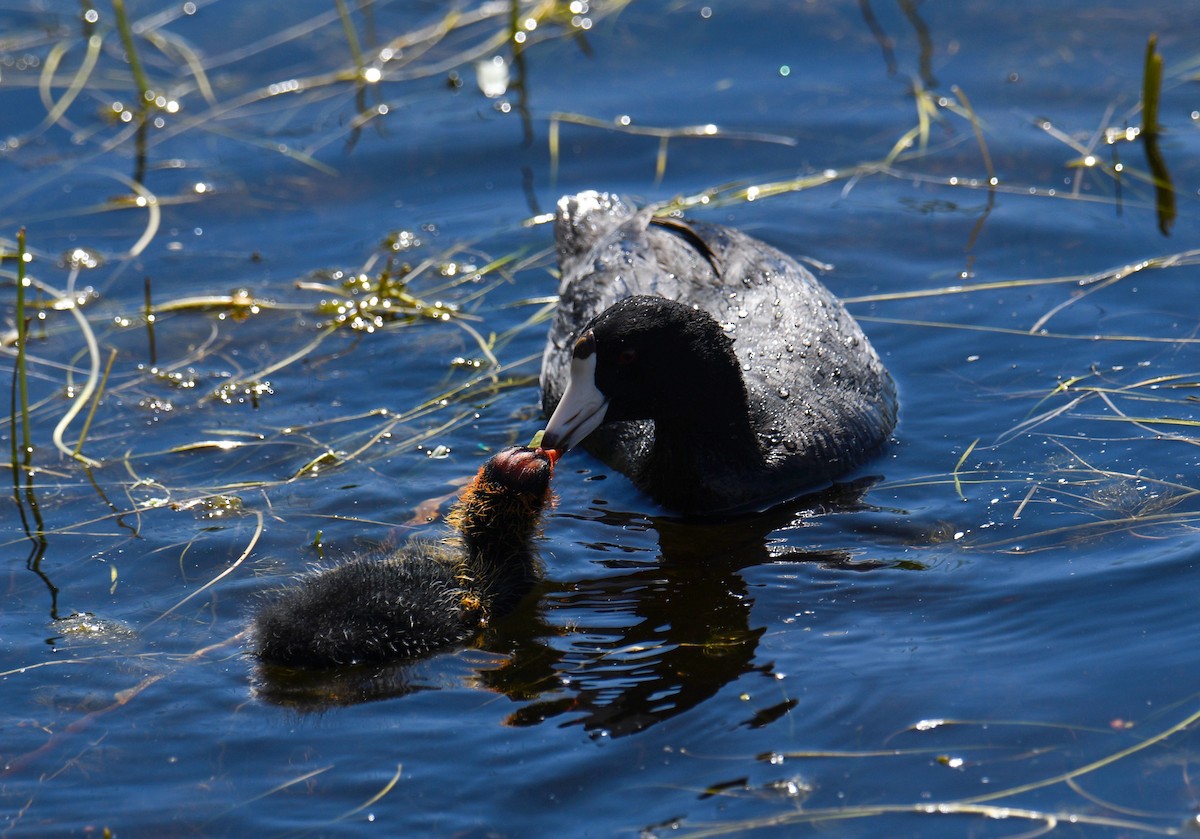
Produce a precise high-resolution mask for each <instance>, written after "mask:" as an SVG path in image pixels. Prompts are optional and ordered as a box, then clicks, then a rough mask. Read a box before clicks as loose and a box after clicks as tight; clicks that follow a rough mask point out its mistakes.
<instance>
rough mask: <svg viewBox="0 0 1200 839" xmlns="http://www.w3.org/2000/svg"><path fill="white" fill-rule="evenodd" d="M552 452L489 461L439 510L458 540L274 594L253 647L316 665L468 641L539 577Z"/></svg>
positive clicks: (410, 654) (279, 658)
mask: <svg viewBox="0 0 1200 839" xmlns="http://www.w3.org/2000/svg"><path fill="white" fill-rule="evenodd" d="M556 457H557V453H556V452H547V451H544V450H542V449H537V450H534V449H528V448H518V447H513V448H508V449H505V450H504V451H502V452H500V453H499V454H496V455H494V456H493V457H492V458H491V459H489V460H488V461H487V462H486V463H485V464H484V465H483V466H482V467H481V468H480V469H479V473H478V474H477V475H476V476H475V478H474V480H473V481H472V482H471V483H470V485H468V486H467V488H466V489H465V490H464V491H463V494H462V497H461V498H460V499H459V501H458V504H457V505H456V506H455V507H454V509H453V510H452V511H451V513H450V515H449V519H448V520H449V522H450V524H451V525H452V526H453V527H455V528H456V529H457V530H458V531H459V533H460V535H461V540H460V542H459V543H458V544H455V545H451V544H447V543H434V542H421V541H416V542H413V543H411V544H409V545H407V546H405V547H404V548H401V549H399V550H396V551H393V552H391V553H389V554H386V555H384V556H360V557H356V558H354V559H352V560H350V561H349V562H347V563H345V564H343V565H340V566H337V567H334V568H330V569H326V570H321V571H318V572H316V573H315V574H313V575H311V576H309V577H308V578H307V579H305V580H304V581H303V582H302V583H301V584H300V585H298V586H296V587H294V588H291V589H287V590H285V591H283V592H281V593H280V594H279V595H278V596H277V597H276V598H275V599H274V600H273V601H272V602H270V603H269V604H268V605H267V606H265V607H264V608H263V609H262V610H261V611H259V613H258V614H257V615H256V616H255V618H254V622H253V625H252V627H251V637H252V639H253V640H252V645H253V648H254V651H255V653H256V654H257V655H258V657H259V658H260V659H262V660H263V661H264V662H266V663H268V664H275V665H282V666H286V667H293V668H309V669H317V668H328V667H336V666H340V665H349V664H367V663H378V662H384V661H392V660H398V659H406V658H416V657H419V656H423V655H426V654H427V653H430V652H432V651H434V650H436V649H438V648H441V647H446V646H449V645H452V644H458V643H461V642H463V641H466V640H467V639H469V638H471V637H473V636H474V635H475V634H476V633H478V632H479V631H480V629H481V628H484V627H486V626H487V625H488V624H489V622H490V621H492V620H494V619H496V618H498V617H500V616H502V615H503V614H505V613H506V612H508V611H511V610H512V608H513V607H514V606H516V604H517V602H518V601H519V600H520V599H521V598H522V597H523V596H524V595H525V594H526V593H527V592H528V591H529V590H530V588H531V587H532V586H533V583H534V582H535V581H536V580H537V579H538V577H539V568H540V565H539V562H538V558H537V553H536V551H535V550H534V548H533V538H534V535H535V534H536V533H537V529H538V525H539V523H540V521H541V516H542V511H543V510H544V509H545V508H546V506H547V504H548V503H549V501H550V476H551V473H552V472H553V467H554V459H555V458H556Z"/></svg>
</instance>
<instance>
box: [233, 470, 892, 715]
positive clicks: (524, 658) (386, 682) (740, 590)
mask: <svg viewBox="0 0 1200 839" xmlns="http://www.w3.org/2000/svg"><path fill="white" fill-rule="evenodd" d="M873 483H874V480H864V481H860V482H857V483H854V484H843V485H840V486H838V487H835V488H833V489H831V490H828V491H826V492H824V493H821V494H819V495H814V496H810V497H807V498H804V499H800V500H799V501H796V502H792V503H790V504H787V505H783V506H780V507H778V508H775V509H774V510H771V511H768V512H766V513H763V514H761V515H757V516H754V517H752V518H742V519H736V520H732V521H725V522H718V523H695V522H687V521H678V520H673V519H656V520H654V521H653V522H652V524H653V527H654V528H655V530H656V531H657V532H658V553H659V557H658V559H657V560H656V561H641V560H637V561H631V560H629V559H621V560H618V561H615V562H612V563H609V566H610V567H613V568H617V569H622V570H625V573H618V574H616V575H615V576H603V577H596V578H589V579H583V580H578V581H572V582H553V583H543V584H542V585H541V586H540V587H539V588H538V589H537V590H536V591H535V592H534V593H533V594H531V595H530V596H529V597H527V598H526V599H525V601H523V602H522V604H521V605H520V606H519V607H518V608H517V609H516V610H515V611H514V612H513V613H511V614H510V615H508V616H507V617H506V618H505V619H504V620H502V621H500V622H499V623H498V624H497V625H496V627H494V629H493V630H492V631H491V633H490V634H489V635H488V637H487V638H486V639H484V641H483V642H482V646H483V647H484V648H485V649H487V650H488V651H491V652H494V653H499V654H502V655H504V656H506V659H505V661H504V663H503V664H502V665H501V666H499V667H496V668H490V669H482V670H480V671H479V672H478V678H479V682H480V684H481V685H482V686H484V687H487V688H489V689H491V690H494V691H497V692H499V693H502V694H504V695H506V696H508V697H509V698H510V699H513V700H515V701H521V702H525V703H527V704H525V705H523V706H522V707H521V708H519V709H518V710H517V711H515V712H514V713H513V714H512V715H511V716H510V717H509V723H510V724H512V725H516V726H531V725H538V724H540V723H543V722H546V721H548V720H551V719H555V718H562V719H563V724H565V725H582V726H583V727H584V728H585V729H586V730H587V731H589V732H591V733H593V734H595V735H599V736H613V737H619V736H622V735H626V734H632V733H635V732H638V731H642V730H644V729H645V728H647V727H649V726H651V725H654V724H655V723H658V722H661V721H663V720H666V719H670V718H671V717H674V716H676V715H677V714H680V713H682V712H684V711H687V710H688V709H690V708H694V707H696V706H697V705H699V704H700V703H702V702H704V701H705V700H706V699H708V698H709V697H711V696H713V695H714V694H716V693H717V692H718V691H719V690H720V689H721V688H722V687H724V686H725V685H727V684H729V683H730V682H732V681H734V680H735V679H738V678H739V677H741V676H742V675H743V674H745V673H748V672H752V671H753V672H760V673H763V674H768V675H769V674H770V673H771V668H772V664H771V663H770V662H756V651H757V648H758V640H759V638H760V637H761V636H762V634H763V633H764V632H765V630H766V628H765V627H755V626H753V625H752V624H751V615H750V612H751V608H752V606H753V599H752V598H751V596H750V594H749V592H748V590H747V587H746V582H745V580H744V579H743V577H742V575H741V573H740V572H741V571H742V570H743V569H745V568H748V567H752V566H756V565H762V564H766V563H771V562H778V561H786V562H813V563H818V564H820V565H821V566H822V567H826V568H837V569H842V570H854V571H867V570H871V569H874V568H880V567H884V566H885V565H888V564H887V563H882V562H876V561H870V560H867V561H864V560H861V559H857V558H854V557H852V556H851V554H849V553H848V552H845V551H803V550H799V549H794V548H793V549H785V550H781V549H780V547H779V546H778V545H773V544H771V542H770V540H769V537H770V536H771V534H772V533H774V532H775V531H778V530H780V529H781V528H786V527H795V526H797V525H799V524H800V522H801V520H802V519H807V518H809V517H811V516H812V515H814V514H820V513H825V512H850V511H856V510H866V509H869V508H867V507H866V505H865V504H864V503H863V500H862V499H863V494H864V493H865V492H866V490H867V489H868V488H869V487H870V486H871V485H872V484H873ZM797 511H800V512H797ZM635 518H636V520H638V521H642V520H643V519H641V518H640V517H633V516H629V515H627V514H620V513H616V514H614V513H608V512H606V513H604V516H603V519H602V521H604V522H606V523H608V524H611V525H613V526H615V527H621V526H624V525H627V524H629V523H630V522H631V521H633V520H635ZM889 567H890V566H889ZM431 687H434V685H431V684H429V683H428V681H427V680H423V679H422V678H421V676H420V675H419V674H418V673H417V672H416V666H415V665H413V664H400V665H394V666H391V667H385V668H380V667H357V668H343V669H340V670H334V671H329V672H326V673H315V674H314V673H297V672H295V671H289V670H280V669H275V668H267V667H260V668H259V669H258V672H257V678H256V692H257V694H258V695H259V696H260V697H261V698H263V699H266V700H267V701H270V702H274V703H276V704H281V705H286V706H289V707H291V708H294V709H297V710H310V711H320V710H325V709H328V708H331V707H335V706H338V705H347V704H354V703H358V702H365V701H371V700H377V699H385V698H390V697H398V696H403V695H406V694H409V693H413V692H415V691H419V690H425V689H430V688H431ZM788 709H789V708H788V705H787V704H786V703H784V704H783V705H781V706H778V707H775V708H768V709H765V710H761V711H759V712H758V714H757V715H756V716H755V717H753V718H751V719H748V720H746V721H745V724H746V725H749V726H752V727H757V726H760V725H766V724H768V723H769V722H770V721H771V720H773V719H776V718H778V717H779V716H781V715H782V714H784V713H786V712H787V711H788Z"/></svg>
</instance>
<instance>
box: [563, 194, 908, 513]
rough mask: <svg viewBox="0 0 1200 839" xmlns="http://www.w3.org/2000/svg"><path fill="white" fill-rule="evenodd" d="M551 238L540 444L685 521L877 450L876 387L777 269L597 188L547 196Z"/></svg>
mask: <svg viewBox="0 0 1200 839" xmlns="http://www.w3.org/2000/svg"><path fill="white" fill-rule="evenodd" d="M554 232H555V241H556V245H557V248H558V261H559V267H560V269H561V272H562V280H561V284H560V287H559V303H558V309H557V313H556V315H555V318H554V322H553V324H552V325H551V327H550V334H549V339H548V342H547V346H546V351H545V355H544V356H543V359H542V379H541V384H542V407H543V410H544V412H545V413H546V415H547V416H548V417H550V420H549V422H548V424H547V427H546V430H545V435H544V437H543V440H542V445H544V446H546V447H548V448H555V449H558V450H560V451H565V450H566V449H568V448H570V447H573V446H576V445H579V444H580V443H583V444H584V447H585V448H587V449H588V450H590V451H591V452H592V453H593V454H595V455H596V456H597V457H599V458H600V459H601V460H603V461H605V462H606V463H608V464H609V465H610V466H613V467H614V468H616V469H618V470H619V471H621V472H624V473H625V474H627V475H628V476H629V477H630V478H631V479H632V480H633V482H634V484H636V485H637V486H638V487H639V488H640V489H642V490H643V491H645V492H646V493H648V494H649V495H650V496H652V497H653V498H654V499H655V500H657V501H658V502H659V503H660V504H662V505H663V506H665V507H668V508H671V509H673V510H676V511H678V512H680V513H684V514H701V513H713V512H733V511H745V510H750V509H762V508H763V507H766V506H769V505H770V504H771V503H773V502H778V501H783V500H786V499H788V498H794V497H796V496H797V495H800V494H801V493H802V492H805V491H809V490H813V489H817V488H819V487H821V486H826V485H828V484H829V483H830V482H832V481H833V480H834V479H835V478H837V477H838V476H840V475H843V474H845V473H846V472H848V471H850V470H851V469H853V468H855V467H857V466H859V465H860V464H861V463H863V461H865V460H866V459H867V458H868V457H869V456H870V455H871V454H872V453H874V452H876V451H877V450H878V449H879V448H880V447H881V446H882V445H883V444H884V443H885V442H886V441H887V439H888V437H889V435H890V434H891V431H892V429H893V428H894V427H895V424H896V410H897V405H896V388H895V385H894V383H893V382H892V378H891V376H890V375H889V374H888V372H887V370H886V369H884V366H883V363H882V362H881V361H880V359H879V356H878V354H877V353H876V352H875V349H874V348H873V347H872V346H871V343H870V342H869V341H868V340H867V336H866V335H864V334H863V332H862V329H861V328H859V325H858V324H857V323H856V322H855V321H854V319H853V318H852V317H851V316H850V315H849V313H847V312H846V310H845V308H844V307H843V306H842V304H841V303H840V302H839V301H838V300H837V298H835V297H834V296H833V294H831V293H830V292H829V290H828V289H826V288H825V287H824V286H823V285H821V283H820V282H818V281H817V279H816V278H815V277H814V276H813V275H812V273H811V272H809V271H808V270H807V269H806V268H804V267H803V266H801V265H800V264H798V263H797V262H796V261H795V260H794V259H792V258H791V257H789V256H787V255H785V254H783V253H781V252H780V251H778V250H776V249H775V248H773V247H771V246H770V245H767V244H765V243H764V242H761V241H759V240H757V239H755V238H753V237H751V236H748V235H746V234H744V233H742V232H740V231H738V230H734V229H732V228H728V227H721V226H718V225H711V224H702V223H699V222H695V221H689V220H686V219H682V218H655V217H654V216H653V208H647V209H644V210H642V211H640V212H634V211H633V210H631V209H630V208H629V207H628V206H626V205H625V204H624V203H623V202H622V201H621V199H620V198H618V197H616V196H613V195H608V194H604V193H596V192H584V193H581V194H579V195H574V196H566V197H564V198H562V199H561V200H560V201H559V202H558V212H557V218H556V223H555V231H554ZM585 441H586V442H585Z"/></svg>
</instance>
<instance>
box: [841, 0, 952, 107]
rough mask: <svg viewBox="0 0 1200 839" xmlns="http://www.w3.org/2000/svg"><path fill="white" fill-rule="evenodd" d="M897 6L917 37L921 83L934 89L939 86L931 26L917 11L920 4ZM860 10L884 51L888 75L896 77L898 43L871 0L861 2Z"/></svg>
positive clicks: (901, 0)
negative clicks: (935, 70)
mask: <svg viewBox="0 0 1200 839" xmlns="http://www.w3.org/2000/svg"><path fill="white" fill-rule="evenodd" d="M896 5H897V6H899V7H900V11H901V12H902V13H903V14H904V17H905V18H906V19H907V20H908V22H909V25H910V26H912V28H913V33H914V34H915V35H916V36H917V49H918V55H917V66H918V68H919V72H920V76H921V83H922V84H923V85H924V86H925V87H926V88H934V87H937V85H938V80H937V77H936V76H935V75H933V37H932V35H931V34H930V31H929V25H928V24H927V23H925V19H924V18H922V17H921V15H920V13H919V12H918V11H917V6H918V5H919V4H918V3H914V2H913V0H896ZM858 10H859V13H860V14H861V15H862V18H863V23H865V24H866V27H867V29H869V30H870V31H871V35H872V36H873V37H874V38H875V40H876V41H878V42H879V47H880V49H881V50H883V61H884V64H885V65H887V74H888V75H889V76H894V75H896V68H897V62H896V49H895V47H896V41H895V39H894V38H892V37H891V36H890V35H888V34H887V30H885V29H884V28H883V26H882V25H881V24H880V23H879V18H877V17H876V16H875V11H874V9H872V8H871V0H859V2H858Z"/></svg>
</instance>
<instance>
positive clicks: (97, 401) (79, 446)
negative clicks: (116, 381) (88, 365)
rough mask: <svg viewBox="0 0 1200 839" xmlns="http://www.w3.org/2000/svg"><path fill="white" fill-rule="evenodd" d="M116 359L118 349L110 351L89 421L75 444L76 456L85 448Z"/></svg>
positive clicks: (93, 401) (89, 413)
mask: <svg viewBox="0 0 1200 839" xmlns="http://www.w3.org/2000/svg"><path fill="white" fill-rule="evenodd" d="M116 357H117V351H116V349H112V350H109V353H108V364H106V365H104V376H103V377H102V378H101V379H100V387H98V388H96V397H95V398H94V399H93V400H92V407H91V408H90V409H89V410H88V415H87V419H85V420H84V421H83V430H82V431H80V432H79V440H78V441H77V442H76V443H75V454H76V455H78V454H79V451H80V449H82V448H83V441H84V440H86V439H87V434H88V429H89V428H91V425H92V417H94V416H95V415H96V408H97V407H99V405H100V394H102V393H104V386H105V385H106V384H108V374H109V373H111V372H112V366H113V361H114V360H115V359H116Z"/></svg>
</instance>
